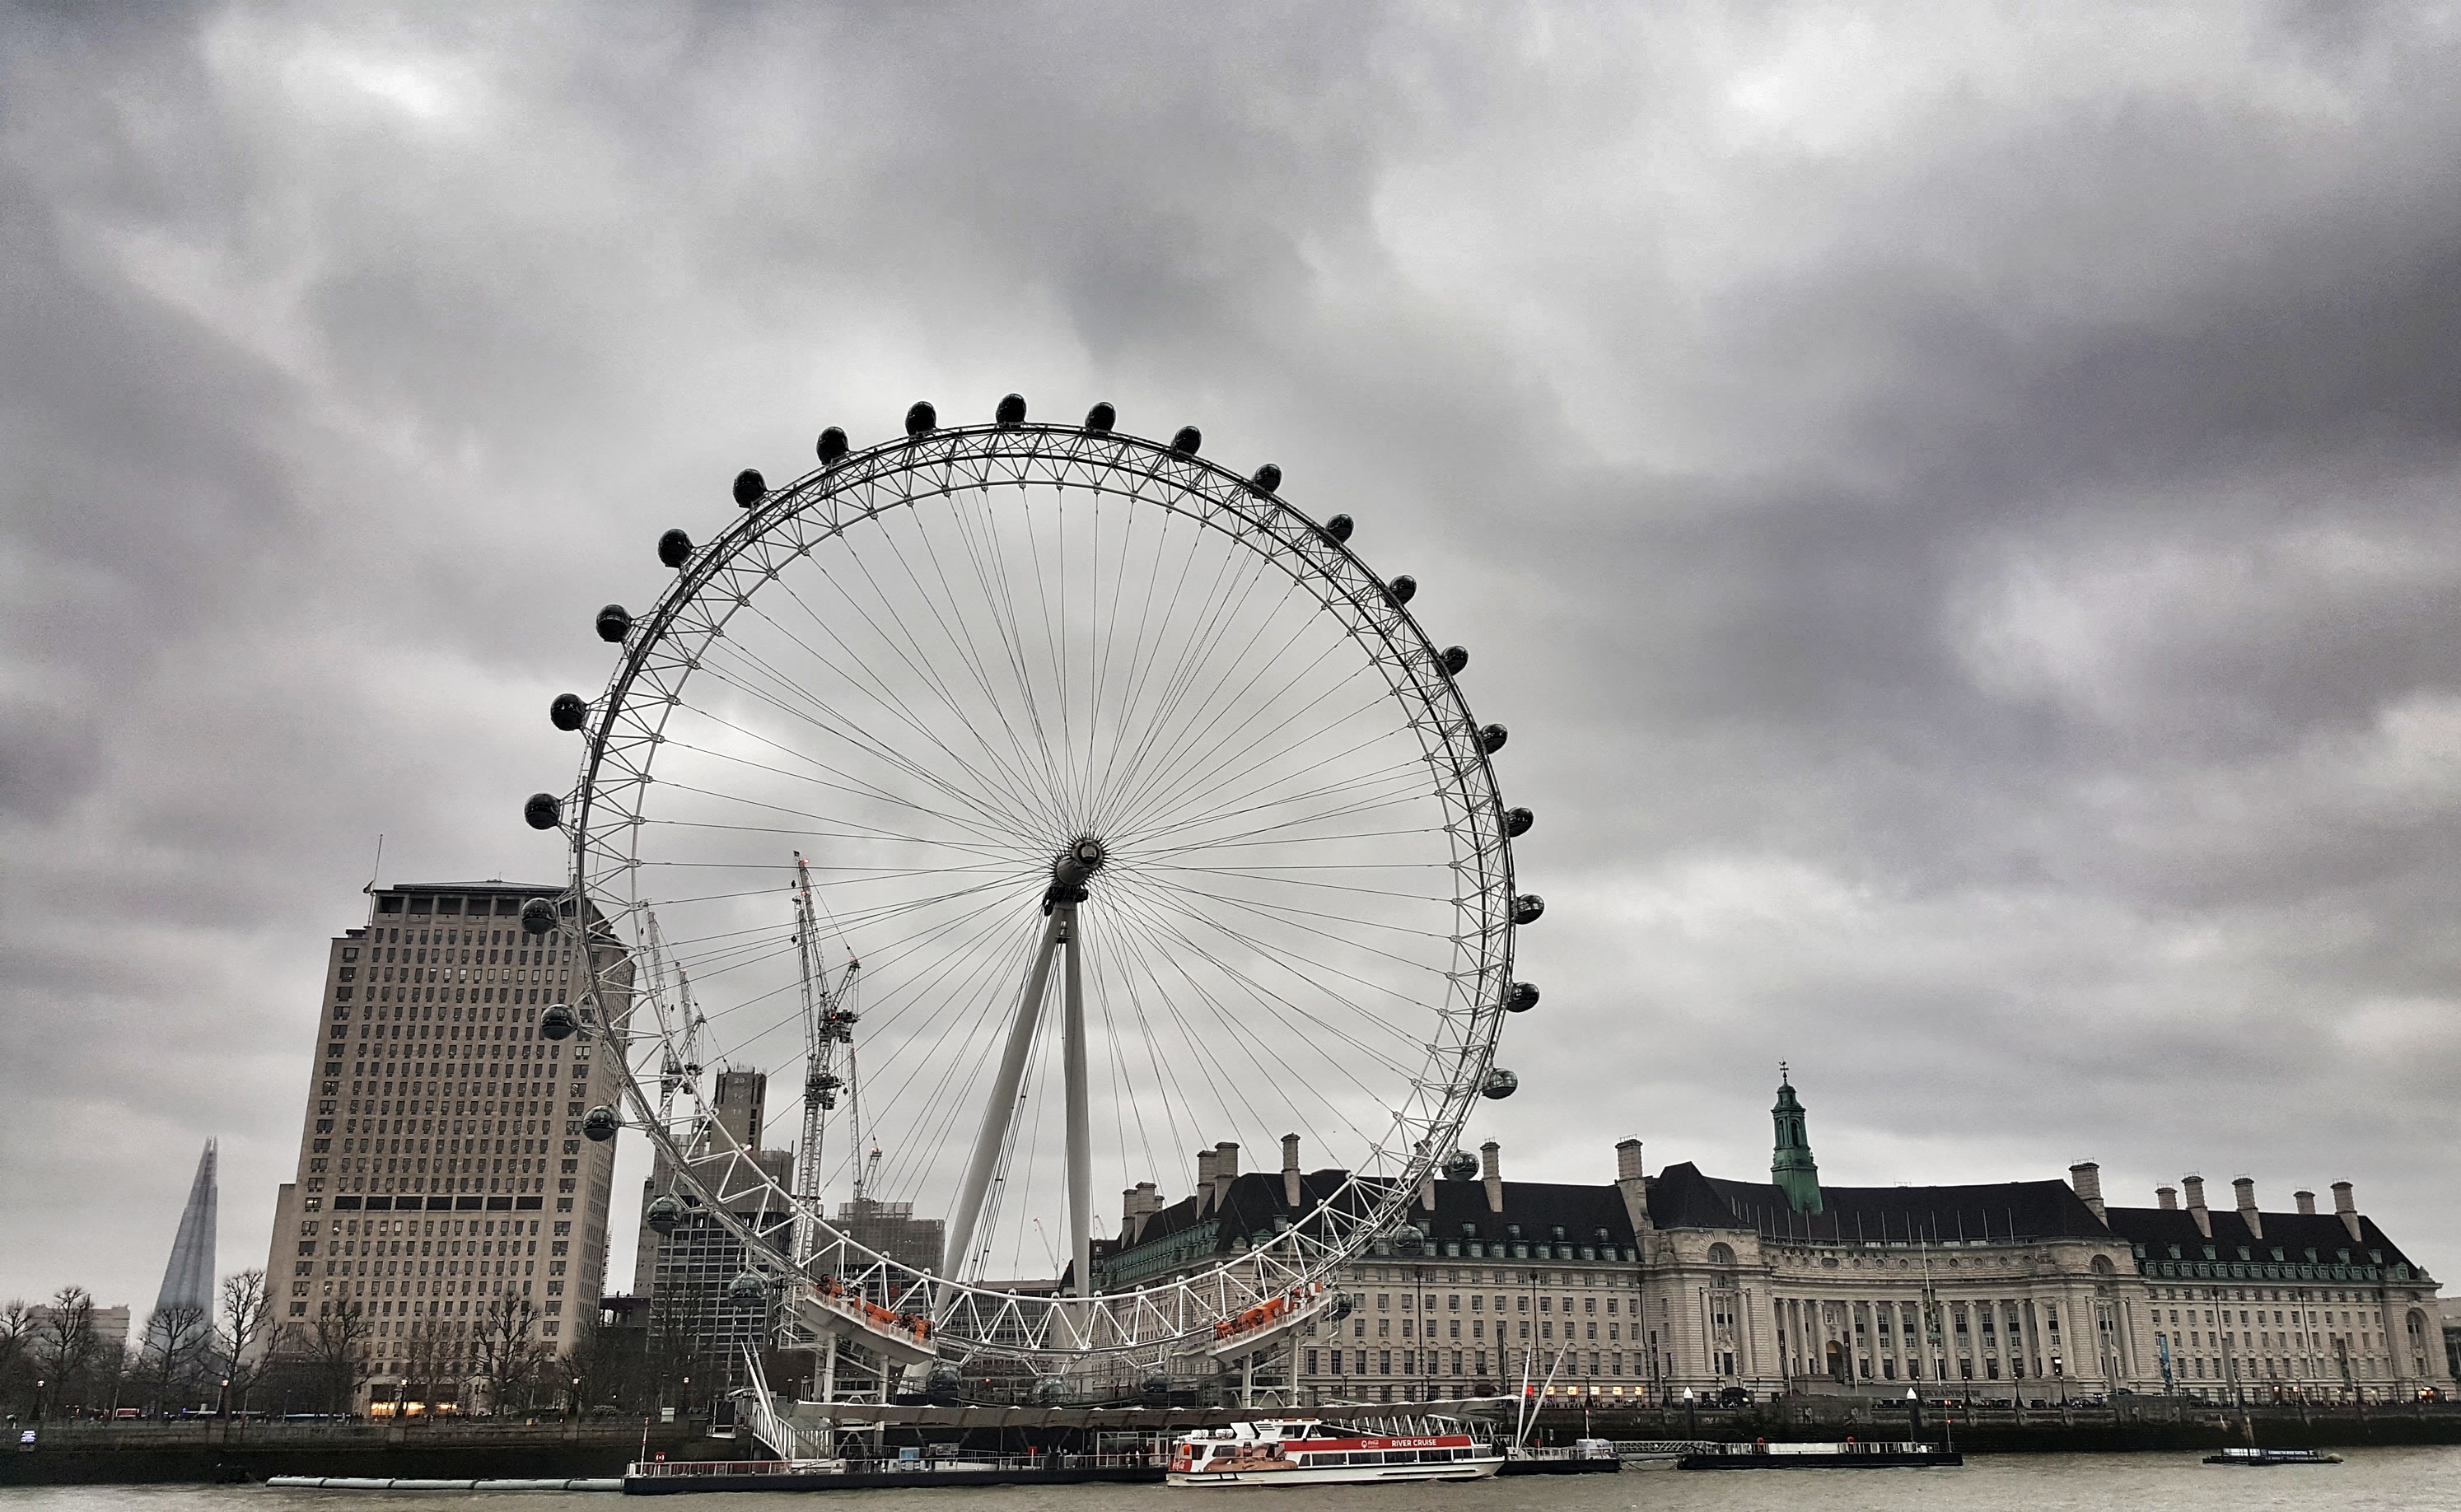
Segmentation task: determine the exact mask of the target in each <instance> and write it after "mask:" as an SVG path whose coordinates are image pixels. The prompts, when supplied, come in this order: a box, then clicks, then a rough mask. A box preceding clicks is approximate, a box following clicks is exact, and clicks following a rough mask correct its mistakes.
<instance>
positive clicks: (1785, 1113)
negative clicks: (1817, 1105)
mask: <svg viewBox="0 0 2461 1512" xmlns="http://www.w3.org/2000/svg"><path fill="white" fill-rule="evenodd" d="M1769 1118H1771V1119H1772V1120H1773V1121H1774V1122H1775V1123H1776V1124H1777V1148H1776V1149H1775V1150H1774V1151H1772V1152H1771V1153H1770V1156H1769V1180H1770V1181H1771V1182H1775V1183H1777V1189H1778V1190H1779V1191H1781V1192H1784V1193H1785V1194H1786V1205H1787V1206H1788V1207H1790V1208H1792V1209H1794V1210H1795V1211H1796V1212H1798V1213H1816V1212H1818V1211H1820V1162H1819V1161H1815V1160H1813V1159H1812V1158H1811V1136H1810V1135H1809V1134H1808V1133H1806V1132H1805V1130H1804V1126H1803V1104H1802V1103H1800V1102H1798V1101H1796V1100H1795V1096H1794V1084H1793V1082H1791V1081H1790V1080H1788V1079H1787V1072H1786V1063H1785V1062H1783V1061H1780V1062H1779V1063H1778V1068H1777V1106H1776V1107H1774V1108H1771V1109H1770V1110H1769Z"/></svg>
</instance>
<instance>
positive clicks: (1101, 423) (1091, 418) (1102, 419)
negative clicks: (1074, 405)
mask: <svg viewBox="0 0 2461 1512" xmlns="http://www.w3.org/2000/svg"><path fill="white" fill-rule="evenodd" d="M1118 423H1120V412H1119V411H1117V410H1115V409H1112V408H1111V401H1110V400H1108V399H1104V400H1102V401H1101V402H1100V403H1098V404H1096V405H1095V406H1094V407H1093V408H1092V409H1090V410H1087V411H1086V412H1085V429H1087V430H1089V431H1099V432H1102V433H1103V434H1104V435H1108V434H1109V433H1110V429H1111V427H1112V426H1114V425H1117V424H1118Z"/></svg>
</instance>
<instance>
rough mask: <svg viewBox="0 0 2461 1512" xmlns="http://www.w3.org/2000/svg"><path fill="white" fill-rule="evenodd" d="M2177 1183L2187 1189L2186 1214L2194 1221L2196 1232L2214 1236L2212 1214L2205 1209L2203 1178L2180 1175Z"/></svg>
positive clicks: (2208, 1237) (2209, 1237)
mask: <svg viewBox="0 0 2461 1512" xmlns="http://www.w3.org/2000/svg"><path fill="white" fill-rule="evenodd" d="M2179 1184H2180V1185H2181V1186H2184V1187H2186V1188H2187V1189H2188V1216H2189V1217H2190V1218H2193V1219H2194V1220H2195V1221H2196V1232H2198V1233H2200V1234H2202V1235H2204V1236H2205V1237H2206V1238H2207V1239H2211V1238H2213V1237H2214V1215H2213V1214H2211V1213H2209V1212H2207V1211H2206V1210H2205V1179H2204V1178H2203V1177H2201V1176H2182V1177H2180V1178H2179Z"/></svg>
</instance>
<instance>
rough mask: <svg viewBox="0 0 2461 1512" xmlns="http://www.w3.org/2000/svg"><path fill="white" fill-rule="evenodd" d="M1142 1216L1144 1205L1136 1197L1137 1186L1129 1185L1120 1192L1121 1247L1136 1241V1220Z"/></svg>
mask: <svg viewBox="0 0 2461 1512" xmlns="http://www.w3.org/2000/svg"><path fill="white" fill-rule="evenodd" d="M1144 1216H1145V1207H1144V1205H1143V1203H1141V1202H1140V1201H1139V1199H1138V1195H1137V1188H1136V1187H1133V1186H1131V1187H1129V1188H1127V1189H1126V1190H1125V1191H1124V1192H1122V1193H1121V1194H1120V1247H1121V1248H1123V1249H1124V1248H1126V1247H1127V1246H1130V1245H1133V1244H1135V1243H1136V1242H1137V1220H1139V1219H1141V1218H1143V1217H1144Z"/></svg>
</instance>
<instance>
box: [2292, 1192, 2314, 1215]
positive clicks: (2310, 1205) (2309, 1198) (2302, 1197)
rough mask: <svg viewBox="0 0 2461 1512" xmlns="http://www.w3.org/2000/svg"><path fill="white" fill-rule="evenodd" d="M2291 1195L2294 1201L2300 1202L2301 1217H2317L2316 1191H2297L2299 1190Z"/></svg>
mask: <svg viewBox="0 0 2461 1512" xmlns="http://www.w3.org/2000/svg"><path fill="white" fill-rule="evenodd" d="M2290 1196H2291V1199H2292V1200H2293V1201H2294V1202H2296V1203H2298V1204H2299V1216H2300V1217H2301V1218H2313V1217H2315V1216H2316V1194H2315V1193H2313V1192H2309V1191H2297V1192H2293V1193H2291V1194H2290Z"/></svg>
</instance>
